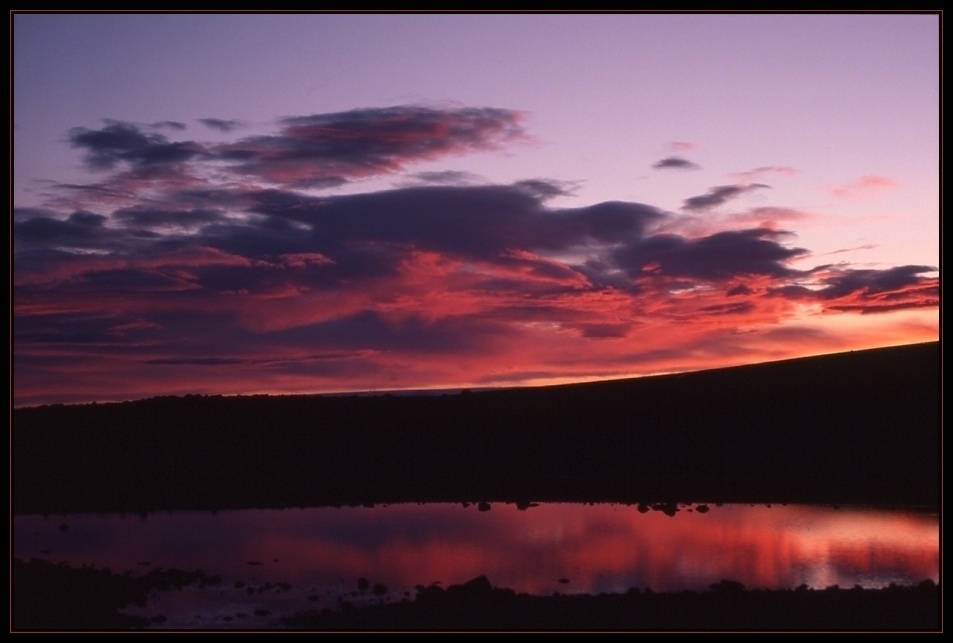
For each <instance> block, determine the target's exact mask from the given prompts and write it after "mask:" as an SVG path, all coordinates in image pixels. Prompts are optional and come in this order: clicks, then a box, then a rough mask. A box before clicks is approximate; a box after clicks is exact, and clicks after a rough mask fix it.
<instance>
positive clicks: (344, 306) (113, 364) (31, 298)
mask: <svg viewBox="0 0 953 643" xmlns="http://www.w3.org/2000/svg"><path fill="white" fill-rule="evenodd" d="M11 31H12V38H13V45H12V52H13V65H12V69H13V74H14V77H13V82H12V89H13V95H12V105H13V115H12V133H13V149H12V152H13V153H12V159H13V170H12V178H13V186H12V187H13V189H12V205H13V208H12V213H13V217H12V222H11V228H12V238H13V245H12V250H13V260H12V264H13V266H12V267H13V278H12V282H13V291H12V292H13V300H12V316H13V331H12V348H13V391H12V394H13V402H14V404H15V405H16V406H29V405H36V404H44V403H55V402H63V403H74V402H89V401H94V400H95V401H99V402H104V401H115V400H129V399H139V398H144V397H152V396H156V395H184V394H190V393H192V394H195V393H197V394H226V395H231V394H257V393H322V392H339V391H361V390H378V391H383V390H393V389H422V388H460V387H474V388H475V387H485V386H512V385H526V384H533V385H537V384H546V383H556V382H566V381H575V380H589V379H598V378H610V377H613V378H614V377H626V376H635V375H648V374H655V373H664V372H677V371H684V370H698V369H703V368H713V367H721V366H729V365H736V364H745V363H753V362H763V361H768V360H776V359H783V358H789V357H797V356H802V355H813V354H821V353H832V352H839V351H844V350H850V349H862V348H872V347H878V346H889V345H898V344H907V343H914V342H922V341H932V340H936V339H938V338H939V281H938V280H939V272H938V266H939V261H940V259H939V254H940V252H939V249H940V241H939V239H940V229H939V227H940V226H939V222H940V216H939V212H940V198H939V183H940V176H939V155H940V151H939V149H940V148H939V142H940V134H939V122H940V121H939V101H940V93H939V84H940V83H939V81H940V71H939V61H940V45H939V42H940V16H939V15H937V14H935V13H934V14H926V13H924V14H844V15H836V14H829V15H810V14H793V15H784V14H752V15H743V14H723V15H718V14H714V15H701V14H697V15H696V14H657V15H653V14H615V15H578V14H565V15H559V14H536V15H534V14H520V15H515V14H514V15H451V14H434V15H428V14H395V15H347V14H345V15H333V14H301V15H248V14H246V15H239V14H219V15H198V14H196V15H175V14H154V15H150V14H124V15H108V14H105V15H104V14H98V15H97V14H91V15H83V14H28V13H18V14H13V15H12V16H11Z"/></svg>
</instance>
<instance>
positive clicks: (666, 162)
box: [652, 156, 701, 170]
mask: <svg viewBox="0 0 953 643" xmlns="http://www.w3.org/2000/svg"><path fill="white" fill-rule="evenodd" d="M652 167H653V168H655V169H656V170H668V169H673V170H700V169H701V166H700V165H697V164H695V163H692V162H691V161H688V160H686V159H683V158H680V157H678V156H669V157H668V158H664V159H662V160H661V161H657V162H656V163H653V164H652Z"/></svg>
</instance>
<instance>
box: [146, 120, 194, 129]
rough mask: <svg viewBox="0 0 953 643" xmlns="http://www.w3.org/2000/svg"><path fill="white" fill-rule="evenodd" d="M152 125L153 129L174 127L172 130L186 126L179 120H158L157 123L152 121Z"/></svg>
mask: <svg viewBox="0 0 953 643" xmlns="http://www.w3.org/2000/svg"><path fill="white" fill-rule="evenodd" d="M152 127H153V128H155V129H162V128H167V129H174V130H184V129H185V128H186V125H185V123H180V122H179V121H159V122H158V123H153V124H152Z"/></svg>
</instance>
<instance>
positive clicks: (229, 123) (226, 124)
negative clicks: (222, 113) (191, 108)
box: [199, 118, 241, 132]
mask: <svg viewBox="0 0 953 643" xmlns="http://www.w3.org/2000/svg"><path fill="white" fill-rule="evenodd" d="M199 122H200V123H201V124H202V125H205V126H206V127H208V128H211V129H217V130H218V131H220V132H231V131H232V130H233V129H235V128H236V127H241V121H234V120H223V119H221V118H200V119H199Z"/></svg>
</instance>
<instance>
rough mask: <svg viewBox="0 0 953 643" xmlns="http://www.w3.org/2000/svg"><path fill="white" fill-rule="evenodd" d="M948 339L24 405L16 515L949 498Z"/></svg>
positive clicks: (19, 415)
mask: <svg viewBox="0 0 953 643" xmlns="http://www.w3.org/2000/svg"><path fill="white" fill-rule="evenodd" d="M940 407H941V399H940V346H939V343H937V342H933V343H927V344H917V345H911V346H902V347H895V348H887V349H876V350H868V351H856V352H850V353H842V354H837V355H828V356H822V357H813V358H804V359H797V360H788V361H783V362H774V363H769V364H760V365H752V366H744V367H736V368H725V369H719V370H711V371H701V372H696V373H687V374H681V375H668V376H660V377H649V378H641V379H632V380H620V381H613V382H601V383H593V384H576V385H567V386H554V387H543V388H524V389H507V390H496V391H485V392H472V393H471V392H463V393H459V394H452V395H430V396H390V395H381V396H367V397H364V396H351V397H340V396H252V397H221V396H186V397H166V398H154V399H150V400H143V401H138V402H125V403H115V404H90V405H78V406H62V405H57V406H44V407H37V408H25V409H16V410H14V412H13V439H12V444H13V454H12V462H13V476H12V483H13V489H12V500H13V508H14V512H15V513H17V514H30V513H32V514H36V513H74V512H84V511H124V512H141V511H156V510H181V509H202V510H209V509H211V510H215V509H228V508H243V507H293V506H321V505H340V504H366V503H375V502H377V503H397V502H459V501H507V502H523V503H525V502H529V501H537V502H540V501H545V502H647V503H654V502H675V501H677V502H754V503H771V502H774V503H782V502H787V503H814V504H868V505H894V506H897V505H907V506H923V507H930V508H934V509H935V508H938V507H939V499H940Z"/></svg>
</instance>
